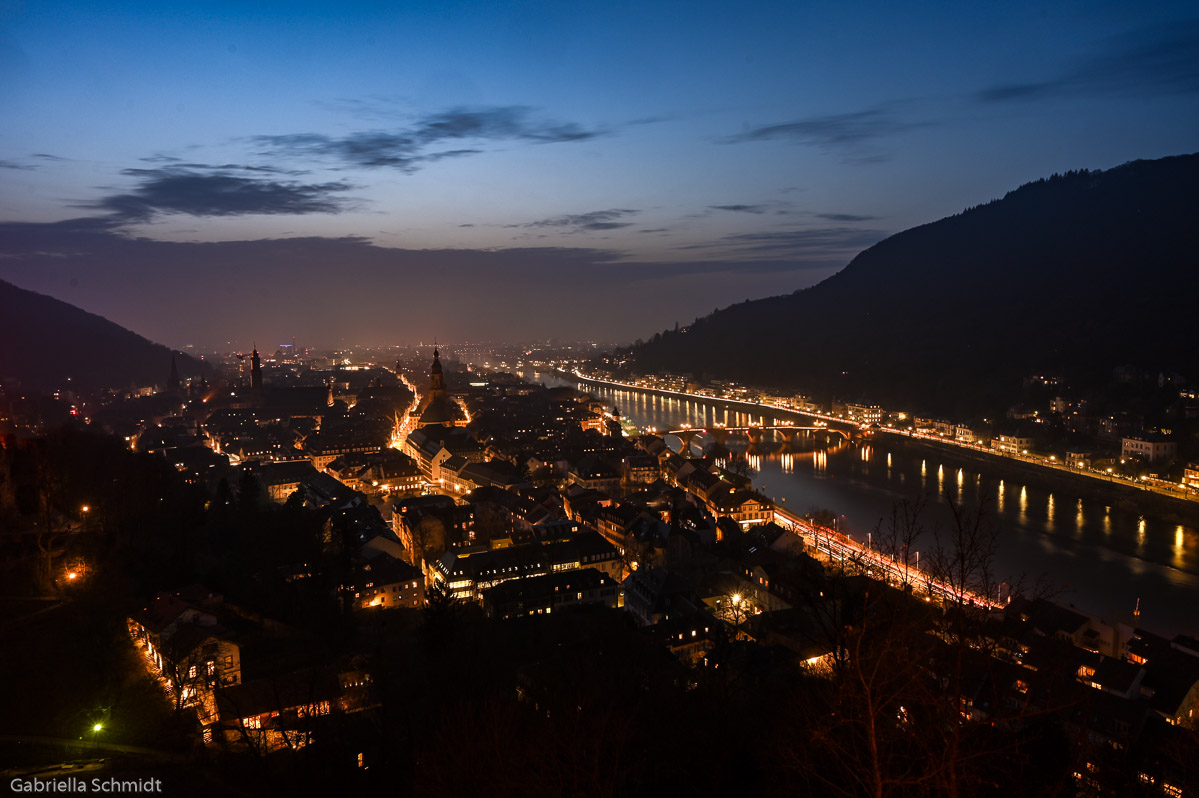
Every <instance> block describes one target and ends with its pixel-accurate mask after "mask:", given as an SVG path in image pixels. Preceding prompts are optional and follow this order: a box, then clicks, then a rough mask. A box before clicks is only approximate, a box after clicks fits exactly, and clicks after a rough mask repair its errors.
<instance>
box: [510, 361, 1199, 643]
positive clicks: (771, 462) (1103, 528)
mask: <svg viewBox="0 0 1199 798" xmlns="http://www.w3.org/2000/svg"><path fill="white" fill-rule="evenodd" d="M527 378H528V379H530V380H531V381H533V382H542V383H544V384H546V385H550V386H554V385H569V386H570V387H573V388H578V389H579V390H582V391H586V392H588V393H591V394H594V395H595V396H597V397H600V398H603V399H605V400H607V401H608V402H609V403H611V404H615V405H616V406H618V407H619V408H620V411H621V413H622V415H623V416H624V417H625V418H626V419H627V420H628V421H630V422H632V423H633V424H634V425H636V426H637V427H639V428H641V429H649V428H651V427H652V428H655V429H657V430H669V429H679V428H681V427H683V426H684V425H685V424H690V425H691V426H692V427H696V428H702V427H709V426H711V425H713V424H714V423H716V422H720V423H723V424H725V425H726V426H730V427H732V426H744V425H746V424H747V423H749V422H750V421H751V420H752V421H753V422H755V423H758V424H762V425H766V426H770V425H772V424H775V423H777V422H778V420H779V418H777V417H776V416H774V415H771V414H770V413H769V412H766V413H757V412H752V413H751V412H737V411H735V410H733V409H730V408H727V407H726V406H722V405H717V404H713V403H708V402H704V401H702V400H688V399H684V398H674V397H665V396H658V395H655V394H648V393H645V392H642V391H629V390H623V389H618V388H614V387H611V386H603V385H598V384H595V383H583V382H581V381H578V380H565V379H561V378H560V377H558V376H555V375H553V374H546V373H538V374H528V375H527ZM747 410H748V409H747ZM782 417H783V418H786V417H787V416H786V414H783V416H782ZM706 441H707V439H706V438H705V437H702V436H701V438H700V439H699V440H698V441H697V442H696V444H695V447H696V450H698V449H699V447H700V446H701V445H702V444H703V443H705V442H706ZM668 443H669V444H670V445H671V446H672V448H677V447H678V446H679V445H680V442H679V441H678V439H677V438H674V437H673V436H672V437H670V438H669V439H668ZM778 446H779V444H777V443H776V444H772V445H766V444H764V445H763V446H762V451H761V452H756V451H754V450H749V451H747V442H746V441H745V439H744V438H741V439H740V442H738V439H737V438H736V437H734V438H731V439H730V442H729V448H730V449H732V450H734V451H740V452H745V453H746V456H747V457H748V458H749V461H750V464H751V465H752V466H753V467H754V468H755V469H757V470H758V475H757V476H756V477H755V483H756V485H757V487H758V488H759V489H760V490H761V491H762V492H764V493H766V494H767V495H769V496H770V497H771V498H773V499H774V500H775V501H776V502H779V503H781V504H782V505H783V506H785V507H787V508H788V509H790V510H792V511H794V512H799V513H806V512H808V510H810V509H811V508H824V509H827V510H830V511H832V512H833V513H834V514H835V515H836V516H838V518H839V520H840V523H841V525H842V528H843V529H844V530H845V531H847V532H848V533H849V534H851V535H853V536H854V537H855V538H858V539H860V540H862V541H865V540H866V539H867V536H868V535H869V534H871V533H872V531H873V530H874V529H875V527H876V525H878V524H879V523H880V521H881V520H882V519H883V518H887V517H890V514H891V508H892V507H893V506H894V505H895V503H897V502H899V501H901V500H904V499H908V500H915V499H917V498H919V497H921V496H925V497H927V500H928V503H927V506H926V509H925V514H924V518H923V522H924V525H925V526H926V527H927V528H928V529H929V530H930V533H929V534H928V535H927V536H926V537H925V539H924V542H923V543H921V544H918V545H917V546H916V548H919V547H920V546H921V545H924V546H927V547H928V548H930V549H931V547H932V545H933V538H932V534H931V530H935V529H942V530H944V529H947V528H948V527H949V525H950V524H951V521H952V516H951V513H950V510H949V501H950V500H952V501H953V502H955V503H958V504H965V505H966V506H968V507H978V506H979V503H980V501H982V502H984V504H983V507H984V508H985V510H986V512H987V513H988V514H989V516H990V518H991V519H992V520H993V522H994V523H996V524H997V528H998V549H997V553H996V558H995V575H996V577H997V579H1002V580H1004V581H1007V582H1009V583H1016V584H1020V583H1023V584H1026V585H1031V584H1033V583H1034V582H1036V581H1037V580H1038V579H1041V580H1043V581H1044V582H1045V583H1047V584H1049V585H1050V586H1051V587H1052V590H1053V594H1052V597H1053V598H1055V599H1056V600H1058V601H1060V602H1063V603H1069V604H1074V605H1076V606H1078V607H1079V608H1080V609H1083V610H1086V611H1088V612H1091V613H1094V614H1096V615H1099V616H1100V617H1101V618H1104V619H1105V620H1109V621H1111V620H1118V621H1121V622H1124V623H1134V624H1135V625H1138V626H1142V627H1144V628H1146V629H1150V630H1152V631H1155V632H1158V633H1159V634H1165V635H1168V636H1172V635H1174V634H1177V633H1185V634H1196V633H1199V531H1197V530H1196V529H1195V528H1193V527H1191V526H1186V525H1180V524H1177V523H1172V522H1167V521H1164V520H1161V519H1157V518H1154V517H1148V516H1141V515H1139V514H1138V513H1137V512H1135V511H1131V512H1130V511H1127V510H1123V509H1121V508H1119V507H1116V506H1114V505H1107V504H1104V503H1103V502H1102V501H1096V500H1095V499H1093V498H1082V497H1081V496H1080V495H1073V494H1072V493H1071V492H1070V491H1069V489H1068V488H1067V489H1062V488H1061V487H1060V486H1055V487H1052V488H1047V487H1044V486H1041V485H1037V484H1034V483H1035V480H1032V479H1028V478H1024V479H1023V480H1020V479H1012V478H1010V477H1008V478H1006V479H1001V478H999V477H998V476H996V475H989V474H988V473H987V472H986V467H985V466H980V465H979V464H978V463H975V462H971V461H967V460H963V459H960V458H959V459H955V457H954V454H953V452H952V451H949V450H946V451H945V452H944V453H943V454H941V453H939V452H936V453H934V452H933V451H932V450H928V449H923V448H917V447H914V446H912V445H911V444H907V443H905V442H904V441H903V440H901V439H897V438H893V437H890V436H881V437H880V438H877V439H875V441H873V442H871V443H856V442H855V443H853V444H843V443H842V444H838V445H834V446H828V447H825V446H821V447H819V448H816V449H814V450H811V451H803V452H788V451H782V452H780V451H772V450H773V449H777V448H778ZM980 469H981V472H980ZM1025 483H1027V484H1025ZM1138 599H1140V610H1141V614H1140V617H1139V618H1138V619H1134V618H1133V609H1134V608H1135V607H1136V605H1137V600H1138Z"/></svg>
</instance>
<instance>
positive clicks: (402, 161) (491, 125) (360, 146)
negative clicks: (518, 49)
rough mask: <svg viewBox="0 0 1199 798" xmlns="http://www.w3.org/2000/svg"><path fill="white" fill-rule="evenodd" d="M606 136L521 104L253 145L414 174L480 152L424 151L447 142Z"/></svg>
mask: <svg viewBox="0 0 1199 798" xmlns="http://www.w3.org/2000/svg"><path fill="white" fill-rule="evenodd" d="M601 135H604V131H601V130H589V129H586V128H583V127H582V126H580V125H578V124H575V123H573V122H564V123H558V122H547V121H541V120H536V119H533V118H532V109H530V108H527V107H525V106H517V105H513V106H501V107H496V108H484V109H465V108H457V109H452V110H449V111H444V112H441V113H436V114H430V115H428V116H425V117H422V118H420V119H418V120H416V121H415V122H414V123H412V124H410V125H408V126H406V127H403V128H400V129H397V130H376V131H363V132H359V133H351V134H350V135H348V136H342V137H335V136H326V135H323V134H319V133H292V134H287V135H280V136H254V137H253V138H251V141H252V142H253V143H254V144H256V145H258V146H260V147H262V151H263V153H264V154H268V155H279V156H289V157H295V156H305V157H315V158H329V159H333V160H335V161H340V162H341V163H343V164H346V165H348V166H356V167H363V168H368V169H375V168H387V169H396V170H398V171H401V172H406V173H412V172H415V171H416V170H417V169H420V168H421V166H422V165H424V164H427V163H430V162H433V161H438V160H442V159H443V158H450V157H461V156H464V155H474V154H477V153H479V152H482V150H479V149H452V150H446V151H441V152H428V151H427V149H428V148H430V147H433V146H435V145H437V144H439V143H442V142H449V141H524V142H528V143H532V144H550V143H554V142H566V141H584V140H587V139H592V138H595V137H597V136H601Z"/></svg>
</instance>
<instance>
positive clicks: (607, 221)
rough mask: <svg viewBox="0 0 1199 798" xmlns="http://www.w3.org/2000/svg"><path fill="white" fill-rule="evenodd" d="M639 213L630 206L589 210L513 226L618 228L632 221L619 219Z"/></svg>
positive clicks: (580, 229) (580, 230) (577, 229)
mask: <svg viewBox="0 0 1199 798" xmlns="http://www.w3.org/2000/svg"><path fill="white" fill-rule="evenodd" d="M637 213H641V211H639V210H634V209H632V208H609V209H608V210H606V211H591V212H590V213H577V214H568V215H566V216H554V217H551V218H549V219H539V220H538V221H536V222H527V223H526V224H522V225H513V226H514V227H558V228H562V229H563V231H564V232H570V233H583V232H587V231H600V230H618V229H620V228H622V227H631V226H632V225H633V222H625V221H620V220H621V219H623V218H624V217H627V216H631V215H633V214H637Z"/></svg>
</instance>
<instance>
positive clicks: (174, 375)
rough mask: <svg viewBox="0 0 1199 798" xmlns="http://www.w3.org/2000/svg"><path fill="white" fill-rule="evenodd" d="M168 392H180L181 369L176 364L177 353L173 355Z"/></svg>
mask: <svg viewBox="0 0 1199 798" xmlns="http://www.w3.org/2000/svg"><path fill="white" fill-rule="evenodd" d="M167 390H168V391H178V390H179V367H178V366H177V365H176V364H175V353H174V352H172V353H171V376H169V377H167Z"/></svg>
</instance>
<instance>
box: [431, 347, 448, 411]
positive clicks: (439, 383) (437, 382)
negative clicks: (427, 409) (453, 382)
mask: <svg viewBox="0 0 1199 798" xmlns="http://www.w3.org/2000/svg"><path fill="white" fill-rule="evenodd" d="M429 399H430V401H442V400H444V399H445V377H444V376H443V375H442V373H441V353H440V352H439V351H438V349H437V347H436V346H435V347H433V366H432V367H431V368H430V369H429Z"/></svg>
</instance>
